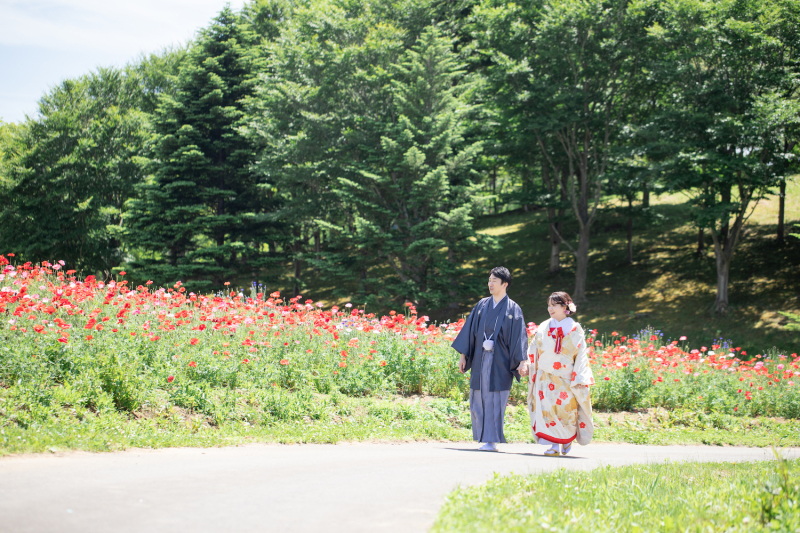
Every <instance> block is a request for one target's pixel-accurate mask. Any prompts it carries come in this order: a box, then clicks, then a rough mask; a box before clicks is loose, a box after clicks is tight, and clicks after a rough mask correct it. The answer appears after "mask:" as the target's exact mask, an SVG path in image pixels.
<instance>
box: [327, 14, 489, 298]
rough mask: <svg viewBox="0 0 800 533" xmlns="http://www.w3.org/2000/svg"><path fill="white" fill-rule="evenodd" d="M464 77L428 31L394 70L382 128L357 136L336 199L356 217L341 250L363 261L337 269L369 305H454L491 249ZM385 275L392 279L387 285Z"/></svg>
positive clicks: (448, 49)
mask: <svg viewBox="0 0 800 533" xmlns="http://www.w3.org/2000/svg"><path fill="white" fill-rule="evenodd" d="M464 74H465V71H464V65H463V64H461V63H460V62H459V60H458V58H457V56H456V55H455V54H454V53H453V52H452V44H451V42H450V40H449V39H448V38H446V37H444V36H442V34H441V32H440V31H439V30H437V29H436V28H434V27H430V28H427V29H426V30H425V31H423V33H422V35H421V36H420V37H419V39H418V40H417V42H416V44H415V45H414V47H413V48H412V49H410V50H407V51H406V52H405V53H404V54H403V56H402V57H401V59H400V61H399V63H398V64H397V65H395V66H394V73H393V75H392V80H391V82H390V84H389V85H388V86H387V87H386V88H385V90H387V91H388V93H389V95H390V98H389V99H388V102H390V103H389V105H388V106H386V108H385V110H383V118H384V120H383V122H377V121H375V122H373V124H372V127H374V128H375V131H374V134H373V135H372V136H365V135H362V136H361V142H362V144H361V145H360V146H358V152H359V157H352V158H351V161H353V162H352V164H350V165H349V167H348V169H347V170H348V177H342V178H340V179H339V186H338V187H337V191H336V192H337V194H338V195H339V197H340V198H341V201H342V203H343V204H345V205H348V206H351V209H352V213H353V227H352V228H342V231H341V233H340V235H341V236H342V241H343V243H342V244H345V245H347V246H348V247H349V248H350V250H351V251H352V252H353V254H355V253H356V252H358V258H359V260H358V261H350V262H349V263H348V264H342V263H339V264H337V265H331V266H333V267H334V268H342V267H349V268H350V269H351V270H354V271H353V272H351V273H352V274H354V275H358V276H360V277H361V278H362V279H363V281H364V286H367V287H371V288H372V290H371V291H370V292H371V294H370V296H371V297H373V298H375V297H378V298H381V299H389V298H397V299H406V300H410V301H413V302H416V303H418V304H420V305H425V306H432V305H439V304H443V303H445V302H448V301H449V302H453V301H456V300H457V296H456V292H457V290H458V289H457V287H460V288H461V289H463V288H464V287H463V284H458V283H456V280H457V279H458V277H459V276H460V275H463V273H464V272H465V267H464V263H465V261H466V260H468V258H469V254H470V253H471V252H476V251H477V250H480V249H481V248H482V247H483V246H486V245H489V242H488V241H487V240H486V238H485V237H482V236H479V235H478V234H477V233H476V232H475V230H474V228H473V225H472V221H473V215H474V213H475V212H476V208H477V206H476V198H477V196H476V195H475V192H476V191H475V185H474V183H473V178H474V176H473V173H472V171H471V164H472V162H473V161H474V159H475V157H476V156H477V155H478V154H479V153H480V151H481V144H480V142H473V143H468V142H466V141H465V140H464V133H465V131H466V128H467V126H468V121H469V117H470V114H471V113H473V112H474V111H475V107H476V106H473V105H471V104H470V103H469V101H470V98H471V96H472V91H473V90H474V87H473V85H472V84H471V83H470V82H469V79H468V78H465V76H464ZM370 138H372V139H375V142H374V144H372V145H369V144H367V143H368V140H369V139H370ZM353 254H351V255H353ZM331 257H335V255H332V256H331ZM387 266H388V268H389V269H390V272H391V273H392V274H393V275H391V276H389V277H388V278H382V277H381V275H382V274H385V271H384V270H385V269H386V267H387Z"/></svg>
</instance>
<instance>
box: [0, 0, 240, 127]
mask: <svg viewBox="0 0 800 533" xmlns="http://www.w3.org/2000/svg"><path fill="white" fill-rule="evenodd" d="M244 3H245V0H229V1H226V0H124V1H123V0H0V120H2V121H4V122H20V121H23V120H25V116H26V115H28V116H31V117H34V116H36V114H37V102H38V101H39V98H41V97H42V95H43V94H44V93H45V92H47V90H48V89H50V88H51V87H53V86H55V85H58V84H59V83H60V82H61V81H63V80H65V79H67V78H74V77H78V76H80V75H81V74H86V73H88V72H90V71H92V70H94V69H95V68H97V67H112V66H116V67H121V66H123V65H125V64H126V63H129V62H130V61H132V60H135V59H136V58H137V57H138V56H139V55H140V54H142V53H145V54H149V53H152V52H158V51H160V50H163V49H164V48H165V47H168V46H171V45H180V44H183V43H185V42H186V41H188V40H190V39H192V37H193V36H194V35H195V32H196V31H197V30H198V29H200V28H202V27H204V26H206V25H207V24H208V23H209V22H210V21H211V19H212V18H214V16H215V15H216V14H217V13H219V11H220V10H221V9H222V8H223V7H224V6H225V4H230V6H231V7H232V8H233V9H237V10H238V9H240V8H241V7H242V5H244Z"/></svg>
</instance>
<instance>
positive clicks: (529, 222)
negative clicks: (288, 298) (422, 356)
mask: <svg viewBox="0 0 800 533" xmlns="http://www.w3.org/2000/svg"><path fill="white" fill-rule="evenodd" d="M651 206H652V211H653V212H654V213H655V214H656V215H658V216H657V217H653V218H657V219H658V221H657V222H655V223H652V224H650V225H649V226H648V227H642V226H643V224H642V223H641V222H637V225H638V227H636V226H635V227H634V241H633V242H634V262H633V263H632V264H627V263H626V230H625V227H626V226H625V219H624V218H623V217H622V215H620V214H618V213H614V212H613V210H612V209H611V206H610V205H609V206H608V207H607V208H606V210H605V211H604V213H603V214H602V215H601V216H600V219H599V221H598V222H597V223H596V224H595V229H594V232H593V235H592V248H593V252H592V255H591V264H590V270H589V284H588V296H589V302H588V303H587V304H584V305H582V306H581V307H580V309H579V311H578V319H579V320H580V321H581V323H582V324H584V326H587V327H589V328H593V329H597V330H599V332H600V333H601V334H603V333H606V334H608V333H611V332H612V331H619V332H622V333H625V334H635V333H636V332H638V331H639V330H641V329H644V328H646V327H647V326H652V327H653V328H655V329H659V330H661V331H662V332H663V333H664V335H665V337H667V338H673V339H677V338H678V337H680V336H682V335H685V336H687V337H688V338H689V341H690V343H691V344H692V346H694V345H701V344H703V345H706V346H710V345H711V344H712V343H713V341H715V340H717V339H719V338H723V339H726V340H727V339H729V340H731V341H732V343H733V345H734V346H741V347H742V348H743V349H744V350H746V351H747V352H749V353H762V352H764V351H767V350H769V349H771V348H772V347H773V346H774V347H778V349H780V350H784V351H788V352H796V351H798V348H800V331H790V330H787V329H786V328H785V325H786V324H787V322H788V320H787V319H786V317H784V316H782V315H780V314H779V313H778V311H792V312H800V268H799V265H800V240H798V239H796V238H794V237H788V238H787V241H786V243H785V244H784V245H783V246H781V247H779V246H777V245H776V241H775V231H776V225H777V212H778V202H777V198H772V199H770V200H765V201H762V202H761V203H760V204H759V205H758V207H757V208H756V211H755V213H754V215H753V216H752V217H751V219H750V220H749V221H748V226H747V229H746V232H745V238H744V241H743V242H742V243H741V244H740V247H739V249H738V250H737V253H736V255H735V257H734V262H733V265H732V267H731V289H730V303H731V308H730V311H729V312H728V314H727V315H725V316H715V315H714V314H713V313H712V311H711V308H712V304H713V303H714V294H715V283H716V270H715V264H714V251H713V243H712V242H711V237H710V235H709V234H708V233H706V239H705V242H706V249H705V254H704V255H703V256H702V257H698V256H697V255H696V253H695V252H696V247H697V230H696V229H695V228H694V227H693V226H692V225H691V221H690V218H689V215H688V204H687V199H686V197H684V196H682V195H680V194H676V195H662V196H659V197H653V198H652V199H651ZM546 220H547V219H546V213H545V212H544V211H543V210H541V209H539V210H530V211H529V212H527V213H526V212H523V211H522V210H515V211H510V212H506V213H502V214H499V215H489V216H485V217H482V218H481V219H479V220H478V223H477V224H478V227H479V228H480V231H482V232H485V233H488V234H492V235H495V236H496V237H497V238H498V241H499V244H500V249H499V250H497V251H490V252H488V253H487V255H486V256H485V257H480V258H476V260H475V265H476V266H478V267H480V268H482V269H483V270H485V271H487V272H488V271H489V270H490V269H491V268H492V267H493V266H497V265H504V266H506V267H508V268H509V269H510V270H511V271H512V273H513V276H514V280H513V283H512V285H511V288H510V290H509V294H510V296H511V298H513V299H514V300H516V301H517V302H518V303H519V304H520V305H521V306H522V309H523V312H524V313H525V318H526V319H527V320H528V321H534V322H537V323H538V322H540V321H542V320H544V319H546V318H547V313H546V309H545V307H546V304H545V301H546V298H547V296H548V295H549V294H550V293H551V292H553V291H556V290H566V291H567V292H570V291H572V288H573V286H574V260H573V257H572V256H571V254H570V253H569V251H568V250H567V249H566V247H562V254H561V260H562V266H563V269H562V271H561V272H560V273H558V274H556V275H550V274H548V272H547V267H548V261H549V254H550V244H549V241H548V231H547V222H546ZM786 223H787V228H792V225H793V224H800V183H798V182H797V181H795V182H794V183H791V184H790V185H789V187H788V188H787V200H786ZM792 231H800V229H792ZM575 232H576V227H575V224H574V223H572V224H570V223H569V222H568V223H567V224H566V228H565V231H564V235H565V237H567V236H568V235H570V234H575ZM572 244H573V246H574V245H575V240H573V242H572ZM290 276H291V271H290V269H289V268H287V269H285V270H284V271H283V274H282V276H281V282H279V283H278V285H277V287H276V288H278V289H280V290H282V291H283V292H289V291H290V290H291V286H292V285H291V281H290V280H291V277H290ZM304 280H305V281H306V289H305V291H304V296H307V297H309V298H312V299H314V300H323V301H325V302H331V301H335V302H337V303H339V304H342V303H346V302H347V301H348V299H347V298H345V299H342V298H335V297H334V296H333V289H334V287H331V286H330V285H329V284H327V283H324V282H321V281H319V280H318V278H317V276H316V275H315V273H314V272H313V271H311V270H308V271H306V272H304ZM464 283H467V284H471V285H473V286H474V287H475V290H476V298H477V297H478V296H480V295H481V294H482V292H481V291H483V286H484V277H482V276H481V277H478V278H476V279H464ZM353 303H354V304H356V305H358V302H355V301H354V302H353ZM459 304H460V306H459V308H458V310H457V312H455V313H454V312H453V311H452V310H449V309H448V310H422V311H424V312H426V313H427V314H429V315H430V316H432V317H433V318H435V319H437V320H440V321H447V320H455V319H457V318H459V317H460V316H462V314H463V313H467V312H468V311H469V309H470V302H468V301H464V302H459ZM373 311H376V312H379V311H384V310H382V309H381V310H373Z"/></svg>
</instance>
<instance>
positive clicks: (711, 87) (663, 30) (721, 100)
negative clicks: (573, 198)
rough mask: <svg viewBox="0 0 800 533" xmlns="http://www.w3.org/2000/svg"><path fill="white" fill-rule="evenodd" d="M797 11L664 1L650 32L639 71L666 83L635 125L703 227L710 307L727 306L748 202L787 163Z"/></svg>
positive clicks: (792, 129)
mask: <svg viewBox="0 0 800 533" xmlns="http://www.w3.org/2000/svg"><path fill="white" fill-rule="evenodd" d="M797 15H798V13H797V10H796V7H794V6H792V5H790V4H789V3H787V2H783V1H781V0H776V1H766V2H765V1H762V0H750V1H725V2H696V1H685V2H676V3H672V4H669V5H667V6H665V7H664V9H663V10H662V11H661V13H660V21H659V23H658V24H655V25H653V27H652V28H651V31H650V35H651V37H652V38H653V39H655V40H656V41H657V42H658V47H659V49H660V50H662V52H661V53H660V54H659V55H658V56H657V57H654V60H655V61H656V62H657V63H654V64H651V65H648V67H647V68H649V69H652V71H653V73H652V75H653V76H654V77H655V78H657V79H658V80H660V81H662V82H663V83H664V84H665V85H664V87H665V90H664V91H663V93H662V94H661V96H660V101H661V105H660V106H659V108H660V109H659V110H658V112H656V113H655V114H654V116H653V118H651V119H648V120H647V122H646V126H645V128H644V130H645V131H647V130H648V129H649V130H650V131H649V132H647V133H645V135H649V136H650V138H651V143H650V146H649V147H648V151H650V152H651V153H655V154H660V155H661V156H663V160H662V162H661V163H660V167H661V169H662V170H664V171H665V172H664V174H663V176H664V179H665V182H666V184H667V186H668V187H669V188H671V189H678V190H686V191H689V194H691V195H692V197H693V203H694V205H695V207H696V209H695V219H696V223H697V225H698V226H699V227H700V228H707V229H708V230H709V231H710V232H711V236H712V238H713V241H714V251H715V255H716V259H717V277H718V279H719V283H718V287H717V298H716V302H715V309H716V310H717V311H721V312H725V311H726V309H727V307H728V273H729V269H730V262H731V260H732V258H733V255H734V251H735V250H736V248H737V246H738V244H739V242H740V241H741V235H742V231H743V228H744V225H745V223H746V221H747V219H748V218H749V217H750V215H751V214H752V209H753V206H754V204H755V203H757V202H758V200H759V199H761V198H763V197H764V196H765V195H766V194H768V192H769V189H770V187H772V186H774V185H776V184H777V183H778V181H779V180H781V179H784V178H785V177H787V176H789V175H791V173H792V172H793V171H794V170H795V169H796V166H795V163H794V157H793V155H792V154H791V149H792V148H791V147H792V146H793V145H794V139H795V138H796V135H797V132H798V126H800V104H798V101H797V99H796V76H797V73H796V69H795V63H796V61H797V57H798V54H799V53H800V48H798V46H797V43H798V39H797V35H798V34H797V25H796V20H797ZM700 58H702V60H700ZM667 87H668V88H667Z"/></svg>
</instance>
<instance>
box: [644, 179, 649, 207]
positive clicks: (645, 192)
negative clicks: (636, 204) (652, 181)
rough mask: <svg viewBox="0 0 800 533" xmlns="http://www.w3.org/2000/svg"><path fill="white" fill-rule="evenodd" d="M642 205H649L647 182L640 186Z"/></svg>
mask: <svg viewBox="0 0 800 533" xmlns="http://www.w3.org/2000/svg"><path fill="white" fill-rule="evenodd" d="M642 207H650V188H649V187H648V186H647V182H645V184H644V185H643V186H642Z"/></svg>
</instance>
